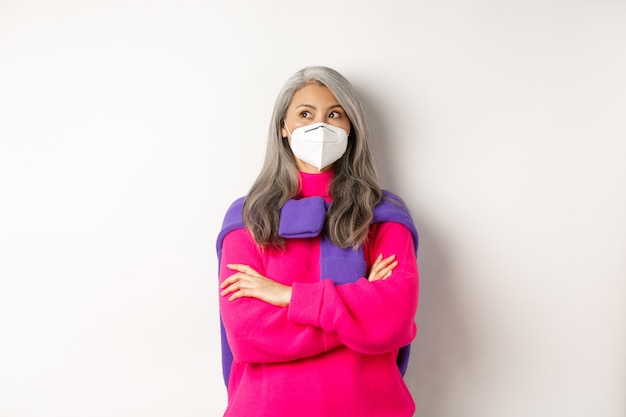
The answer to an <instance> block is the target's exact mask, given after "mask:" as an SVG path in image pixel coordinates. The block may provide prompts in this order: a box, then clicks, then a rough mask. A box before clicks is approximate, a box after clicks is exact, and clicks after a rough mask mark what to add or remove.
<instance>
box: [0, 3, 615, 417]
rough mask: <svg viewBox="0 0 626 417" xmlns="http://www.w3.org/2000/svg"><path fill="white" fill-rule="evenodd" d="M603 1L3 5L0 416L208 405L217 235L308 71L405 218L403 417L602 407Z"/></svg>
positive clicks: (606, 222)
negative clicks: (339, 106)
mask: <svg viewBox="0 0 626 417" xmlns="http://www.w3.org/2000/svg"><path fill="white" fill-rule="evenodd" d="M624 22H626V2H624V1H621V0H578V1H576V0H574V1H565V0H563V1H558V0H548V1H545V0H541V1H540V0H531V1H521V0H520V1H493V0H492V1H488V0H476V1H462V0H449V1H429V2H428V1H408V0H407V1H398V0H390V1H382V2H378V1H377V2H374V1H364V0H347V1H336V0H321V1H316V2H292V1H286V0H285V1H254V0H243V1H239V2H226V1H213V2H209V1H200V0H182V1H181V0H176V1H175V0H162V1H148V0H130V1H128V0H124V1H122V0H117V1H115V0H113V1H112V0H107V1H105V0H91V1H78V0H75V1H68V0H63V1H54V2H48V1H33V0H25V1H17V0H15V1H11V0H1V1H0V416H2V417H5V416H6V417H48V416H49V417H53V416H54V417H57V416H58V417H74V416H76V417H85V416H89V417H96V416H107V417H108V416H151V417H157V416H168V417H169V416H174V415H176V416H190V417H191V416H220V415H221V414H222V413H223V410H224V408H225V403H226V394H225V389H224V387H223V382H222V380H221V370H220V359H219V355H220V354H219V352H220V350H219V337H218V335H219V329H218V311H217V298H218V295H217V289H216V282H217V278H216V272H217V267H216V257H215V250H214V241H215V237H216V234H217V232H218V229H219V226H220V224H221V219H222V216H223V213H224V211H225V210H226V208H227V206H228V205H229V204H230V202H231V201H232V200H233V199H234V198H236V197H238V196H241V195H243V194H245V192H246V191H247V190H248V187H249V186H250V185H251V183H252V181H253V179H254V178H255V176H256V175H257V173H258V171H259V168H260V166H261V163H262V160H263V155H264V149H265V137H266V132H267V128H268V124H269V119H270V114H271V111H272V106H273V103H274V99H275V98H276V95H277V94H278V91H279V89H280V88H281V86H282V84H283V82H284V81H285V80H286V79H287V78H288V77H289V76H290V75H291V74H293V73H294V72H295V71H297V70H298V69H300V68H301V67H303V66H306V65H312V64H322V65H328V66H331V67H334V68H336V69H337V70H339V71H340V72H342V73H343V74H344V75H346V76H347V77H348V78H349V79H350V80H351V81H352V82H353V84H355V86H356V87H357V89H358V90H359V91H360V93H361V95H362V97H363V100H364V101H365V103H366V105H367V107H368V109H369V111H370V114H371V117H372V120H373V122H374V125H375V128H376V130H377V131H378V132H380V134H379V136H378V137H377V139H376V141H375V142H374V143H373V148H374V150H375V153H376V159H377V163H378V166H379V171H380V175H381V180H382V182H383V185H384V187H385V188H388V189H390V190H392V191H394V192H396V193H398V194H400V195H401V196H403V197H404V198H405V200H406V201H407V203H408V204H409V206H410V208H411V211H412V213H413V215H414V218H415V220H416V223H417V225H418V228H419V230H420V232H421V242H420V245H421V246H420V252H419V262H420V268H421V274H422V277H421V278H422V292H421V298H420V310H419V312H418V316H417V322H418V325H419V328H420V333H419V335H418V338H417V340H416V341H415V343H414V346H413V356H412V362H411V365H410V368H409V371H408V375H407V377H406V380H407V382H408V384H409V387H410V389H411V391H412V393H413V395H414V397H415V400H416V403H417V410H418V412H417V414H416V415H418V416H427V417H473V416H476V417H502V416H506V417H516V416H520V417H521V416H524V417H526V416H531V415H539V416H569V417H578V416H581V417H582V416H602V417H623V416H624V415H626V403H625V399H626V395H625V393H626V360H625V359H626V357H625V356H626V353H625V352H626V337H625V336H626V332H625V330H626V261H625V259H626V257H625V252H626V220H625V213H626V163H625V156H626V122H625V120H626V118H625V114H626V81H625V79H626V76H625V74H626V24H624Z"/></svg>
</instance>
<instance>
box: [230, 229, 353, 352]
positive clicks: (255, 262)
mask: <svg viewBox="0 0 626 417" xmlns="http://www.w3.org/2000/svg"><path fill="white" fill-rule="evenodd" d="M231 263H239V264H246V265H250V266H251V267H252V268H254V269H255V270H256V271H258V272H259V273H260V274H261V275H265V272H264V267H263V263H262V259H261V255H260V253H259V249H258V247H257V245H256V243H255V242H254V240H253V239H252V237H251V236H250V234H249V233H248V232H247V231H246V230H244V229H238V230H235V231H232V232H230V233H229V234H228V235H226V237H225V238H224V242H223V249H222V256H221V260H220V280H219V281H220V283H222V282H223V281H224V280H225V279H226V278H228V277H229V276H230V275H232V274H233V273H234V272H235V271H232V270H230V269H228V267H226V265H227V264H231ZM268 278H270V279H271V278H272V277H268ZM220 311H221V316H222V321H223V323H224V327H225V329H226V335H227V338H228V343H229V346H230V348H231V350H232V353H233V357H234V359H235V360H237V361H238V362H257V363H264V362H286V361H292V360H295V359H300V358H304V357H309V356H315V355H318V354H320V353H322V352H325V351H328V350H330V349H332V348H334V347H337V346H339V345H341V342H340V341H339V339H338V338H337V336H335V335H333V334H330V333H327V332H324V331H323V330H322V329H320V328H319V327H317V326H311V325H308V324H304V323H296V322H293V321H290V320H289V319H288V317H287V315H288V310H287V308H286V307H277V306H274V305H271V304H268V303H266V302H264V301H261V300H258V299H256V298H249V297H243V298H239V299H237V300H233V301H228V297H222V296H220Z"/></svg>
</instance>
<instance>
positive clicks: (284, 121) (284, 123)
mask: <svg viewBox="0 0 626 417" xmlns="http://www.w3.org/2000/svg"><path fill="white" fill-rule="evenodd" d="M283 126H284V127H285V130H286V131H287V133H289V136H293V135H292V134H291V132H290V131H289V128H288V127H287V121H286V120H283Z"/></svg>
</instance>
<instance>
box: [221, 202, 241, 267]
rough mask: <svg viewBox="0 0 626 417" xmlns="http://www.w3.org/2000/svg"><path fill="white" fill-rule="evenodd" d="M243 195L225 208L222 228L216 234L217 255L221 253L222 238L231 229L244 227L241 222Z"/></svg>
mask: <svg viewBox="0 0 626 417" xmlns="http://www.w3.org/2000/svg"><path fill="white" fill-rule="evenodd" d="M244 199H245V198H244V197H241V198H238V199H237V200H235V201H233V203H232V204H231V205H230V207H229V208H228V210H226V214H225V215H224V220H223V221H222V228H221V230H220V232H219V234H218V235H217V255H218V257H219V256H220V255H221V253H222V243H223V242H224V238H225V237H226V235H227V234H229V233H230V232H232V231H233V230H237V229H243V228H244V227H245V225H244V222H243V202H244Z"/></svg>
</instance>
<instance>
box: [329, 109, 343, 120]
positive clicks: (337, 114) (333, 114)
mask: <svg viewBox="0 0 626 417" xmlns="http://www.w3.org/2000/svg"><path fill="white" fill-rule="evenodd" d="M328 117H330V118H331V119H338V118H340V117H341V113H340V112H338V111H333V112H330V114H329V115H328Z"/></svg>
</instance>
